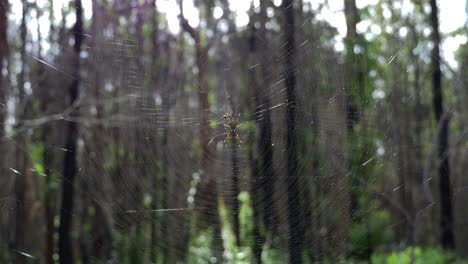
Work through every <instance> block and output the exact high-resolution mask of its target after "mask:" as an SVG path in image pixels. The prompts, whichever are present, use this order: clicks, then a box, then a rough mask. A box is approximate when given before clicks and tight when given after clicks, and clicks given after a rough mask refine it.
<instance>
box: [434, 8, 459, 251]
mask: <svg viewBox="0 0 468 264" xmlns="http://www.w3.org/2000/svg"><path fill="white" fill-rule="evenodd" d="M431 25H432V41H433V44H434V48H433V49H432V57H431V59H432V85H433V93H434V94H433V104H434V113H435V117H436V121H437V124H438V127H439V126H440V130H439V131H438V132H437V138H438V160H439V161H438V165H439V191H440V201H441V202H440V206H441V212H440V213H441V215H440V232H441V237H440V242H441V244H442V246H443V247H444V248H446V249H453V248H454V247H455V239H454V234H453V209H452V187H451V183H450V164H449V153H448V149H449V142H448V138H449V131H448V129H449V124H448V123H449V118H448V116H447V114H446V113H445V112H444V103H443V95H442V71H441V69H440V33H439V18H438V7H437V1H436V0H431Z"/></svg>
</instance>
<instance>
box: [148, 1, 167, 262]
mask: <svg viewBox="0 0 468 264" xmlns="http://www.w3.org/2000/svg"><path fill="white" fill-rule="evenodd" d="M156 2H157V0H154V1H152V5H151V9H152V11H153V14H152V17H151V21H152V22H151V26H152V32H151V39H152V41H151V57H152V58H153V60H152V61H153V62H152V64H151V71H152V75H151V76H152V78H151V80H152V83H151V85H153V86H154V89H157V85H158V80H157V76H158V74H159V68H158V63H157V61H158V60H160V59H161V56H160V50H159V40H158V35H159V30H158V17H159V16H158V10H157V4H156ZM152 91H153V90H152ZM150 96H153V95H152V94H151V95H150ZM164 109H168V108H164ZM167 111H169V110H167ZM164 113H165V114H166V111H165V112H164ZM165 119H166V118H165ZM166 120H167V119H166ZM166 120H165V121H166ZM156 122H157V120H156ZM165 124H167V123H165ZM166 129H167V128H166V127H165V126H164V132H163V133H164V134H167V131H166ZM165 136H166V137H167V135H165ZM156 140H157V139H156ZM154 141H155V140H153V141H152V142H154ZM166 141H167V140H166ZM166 143H167V142H166ZM152 147H153V146H152ZM153 153H154V154H155V155H157V151H154V152H153ZM151 158H155V157H151ZM166 158H167V157H166ZM164 162H167V161H164ZM163 166H167V164H166V165H163ZM154 172H155V173H154V174H153V175H152V176H151V185H152V187H153V188H152V190H153V191H152V196H151V206H152V208H153V209H156V208H158V206H159V201H158V200H159V199H158V198H159V197H158V194H159V192H160V190H162V189H158V184H159V181H158V175H159V172H160V170H159V169H158V168H157V165H156V168H155V170H154ZM160 175H161V176H162V177H167V174H160ZM164 190H168V189H164ZM157 217H158V215H157V213H156V212H153V213H151V218H152V219H157ZM157 223H158V221H155V220H153V221H151V241H150V262H151V263H157V256H158V255H157V254H158V253H159V252H158V250H157V248H156V245H157V241H158V235H159V233H158V225H157Z"/></svg>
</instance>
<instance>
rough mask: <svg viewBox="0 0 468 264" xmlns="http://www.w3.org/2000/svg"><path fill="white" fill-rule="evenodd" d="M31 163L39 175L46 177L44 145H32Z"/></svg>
mask: <svg viewBox="0 0 468 264" xmlns="http://www.w3.org/2000/svg"><path fill="white" fill-rule="evenodd" d="M30 155H31V161H32V163H33V168H34V170H36V172H37V173H39V174H41V175H45V169H44V145H42V144H31V145H30Z"/></svg>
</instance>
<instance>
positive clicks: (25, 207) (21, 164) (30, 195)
mask: <svg viewBox="0 0 468 264" xmlns="http://www.w3.org/2000/svg"><path fill="white" fill-rule="evenodd" d="M22 4H23V12H22V19H21V25H20V39H21V46H20V61H21V72H20V74H19V77H18V86H17V88H18V101H17V104H16V105H17V108H16V109H15V110H16V115H15V121H16V125H15V126H16V127H17V128H18V129H19V128H21V127H22V125H23V119H24V118H25V114H26V98H25V83H26V72H27V66H26V65H27V62H26V44H27V39H26V37H27V31H26V30H27V28H26V26H27V25H26V20H27V19H26V17H27V15H28V12H29V10H28V3H27V1H22ZM15 141H16V143H15V146H16V150H15V151H16V153H15V155H16V164H15V169H16V171H17V173H16V175H15V178H16V179H15V195H16V202H17V203H18V204H20V205H21V206H19V207H18V209H17V215H16V223H15V225H16V228H15V245H14V250H16V251H21V252H26V253H27V254H30V255H37V252H39V251H40V249H39V245H40V244H41V243H40V242H38V240H39V239H38V238H39V237H38V231H37V229H36V228H35V226H34V225H35V224H36V223H37V220H38V219H37V218H36V216H37V213H38V211H37V210H38V207H36V206H37V204H36V202H37V200H36V199H37V197H36V187H37V186H36V185H35V182H34V181H33V178H32V175H31V174H32V173H31V171H30V170H28V167H29V166H30V164H29V163H30V162H29V159H28V155H27V152H28V150H27V134H25V133H21V132H20V133H18V134H17V135H16V136H15ZM33 241H35V243H33ZM15 259H16V261H15V263H27V259H26V258H25V257H24V256H22V255H21V254H17V255H16V258H15Z"/></svg>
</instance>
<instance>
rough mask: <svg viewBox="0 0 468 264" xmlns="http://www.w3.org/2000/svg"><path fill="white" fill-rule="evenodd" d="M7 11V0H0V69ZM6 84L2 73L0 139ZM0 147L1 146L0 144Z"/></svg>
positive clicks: (0, 81) (5, 35)
mask: <svg viewBox="0 0 468 264" xmlns="http://www.w3.org/2000/svg"><path fill="white" fill-rule="evenodd" d="M7 12H8V0H0V71H1V70H3V61H4V59H5V58H6V54H7V47H8V42H7V22H8V20H7ZM5 97H6V85H4V83H3V74H0V140H2V139H3V135H4V130H5V113H6V111H5V109H6V108H5V105H6V104H5V100H6V98H5ZM0 147H2V146H1V145H0Z"/></svg>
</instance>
